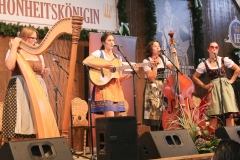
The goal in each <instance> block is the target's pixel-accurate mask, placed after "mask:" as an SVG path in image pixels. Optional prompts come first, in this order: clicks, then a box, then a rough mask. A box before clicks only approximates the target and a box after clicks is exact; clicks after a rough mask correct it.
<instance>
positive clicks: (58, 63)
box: [54, 61, 77, 82]
mask: <svg viewBox="0 0 240 160" xmlns="http://www.w3.org/2000/svg"><path fill="white" fill-rule="evenodd" d="M54 62H56V63H57V65H58V67H59V68H61V69H62V70H63V71H64V72H65V73H66V74H67V75H69V73H68V72H67V71H66V70H65V69H64V68H63V67H62V66H61V65H60V62H58V61H54ZM74 81H75V82H77V80H76V79H74Z"/></svg>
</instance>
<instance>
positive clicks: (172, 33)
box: [168, 30, 176, 45]
mask: <svg viewBox="0 0 240 160" xmlns="http://www.w3.org/2000/svg"><path fill="white" fill-rule="evenodd" d="M168 35H169V36H170V39H169V43H170V45H175V43H176V42H175V40H174V38H173V35H174V32H173V31H172V30H170V31H169V33H168Z"/></svg>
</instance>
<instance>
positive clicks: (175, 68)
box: [161, 50, 183, 96]
mask: <svg viewBox="0 0 240 160" xmlns="http://www.w3.org/2000/svg"><path fill="white" fill-rule="evenodd" d="M161 52H162V55H164V56H165V57H166V58H167V59H168V61H169V62H171V63H172V65H173V67H174V69H173V71H175V72H176V75H175V76H176V82H178V73H181V75H183V73H182V72H181V71H180V70H179V69H178V67H177V66H176V65H175V64H174V63H173V62H172V61H171V59H170V58H169V57H168V56H167V55H166V54H165V53H164V51H163V50H161ZM175 86H177V85H175ZM175 86H174V87H175ZM175 91H176V92H177V95H178V96H179V94H180V90H179V87H178V88H175Z"/></svg>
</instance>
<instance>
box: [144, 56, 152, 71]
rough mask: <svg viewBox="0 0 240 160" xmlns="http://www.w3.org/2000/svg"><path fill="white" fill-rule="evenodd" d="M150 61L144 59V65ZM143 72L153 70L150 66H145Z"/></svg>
mask: <svg viewBox="0 0 240 160" xmlns="http://www.w3.org/2000/svg"><path fill="white" fill-rule="evenodd" d="M148 62H149V61H148V60H147V59H144V60H143V63H148ZM143 70H144V72H146V71H149V70H151V68H150V67H149V66H148V65H146V66H143Z"/></svg>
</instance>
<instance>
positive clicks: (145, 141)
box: [138, 129, 199, 160]
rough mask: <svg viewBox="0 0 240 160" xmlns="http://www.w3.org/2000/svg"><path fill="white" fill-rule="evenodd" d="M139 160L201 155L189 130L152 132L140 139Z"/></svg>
mask: <svg viewBox="0 0 240 160" xmlns="http://www.w3.org/2000/svg"><path fill="white" fill-rule="evenodd" d="M138 143H139V159H140V160H147V159H154V158H167V157H175V156H184V155H193V154H199V153H198V151H197V148H196V147H195V145H194V143H193V140H192V138H191V136H190V135H189V133H188V131H187V130H184V129H182V130H169V131H152V132H145V133H143V134H142V135H141V136H140V137H139V139H138Z"/></svg>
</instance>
